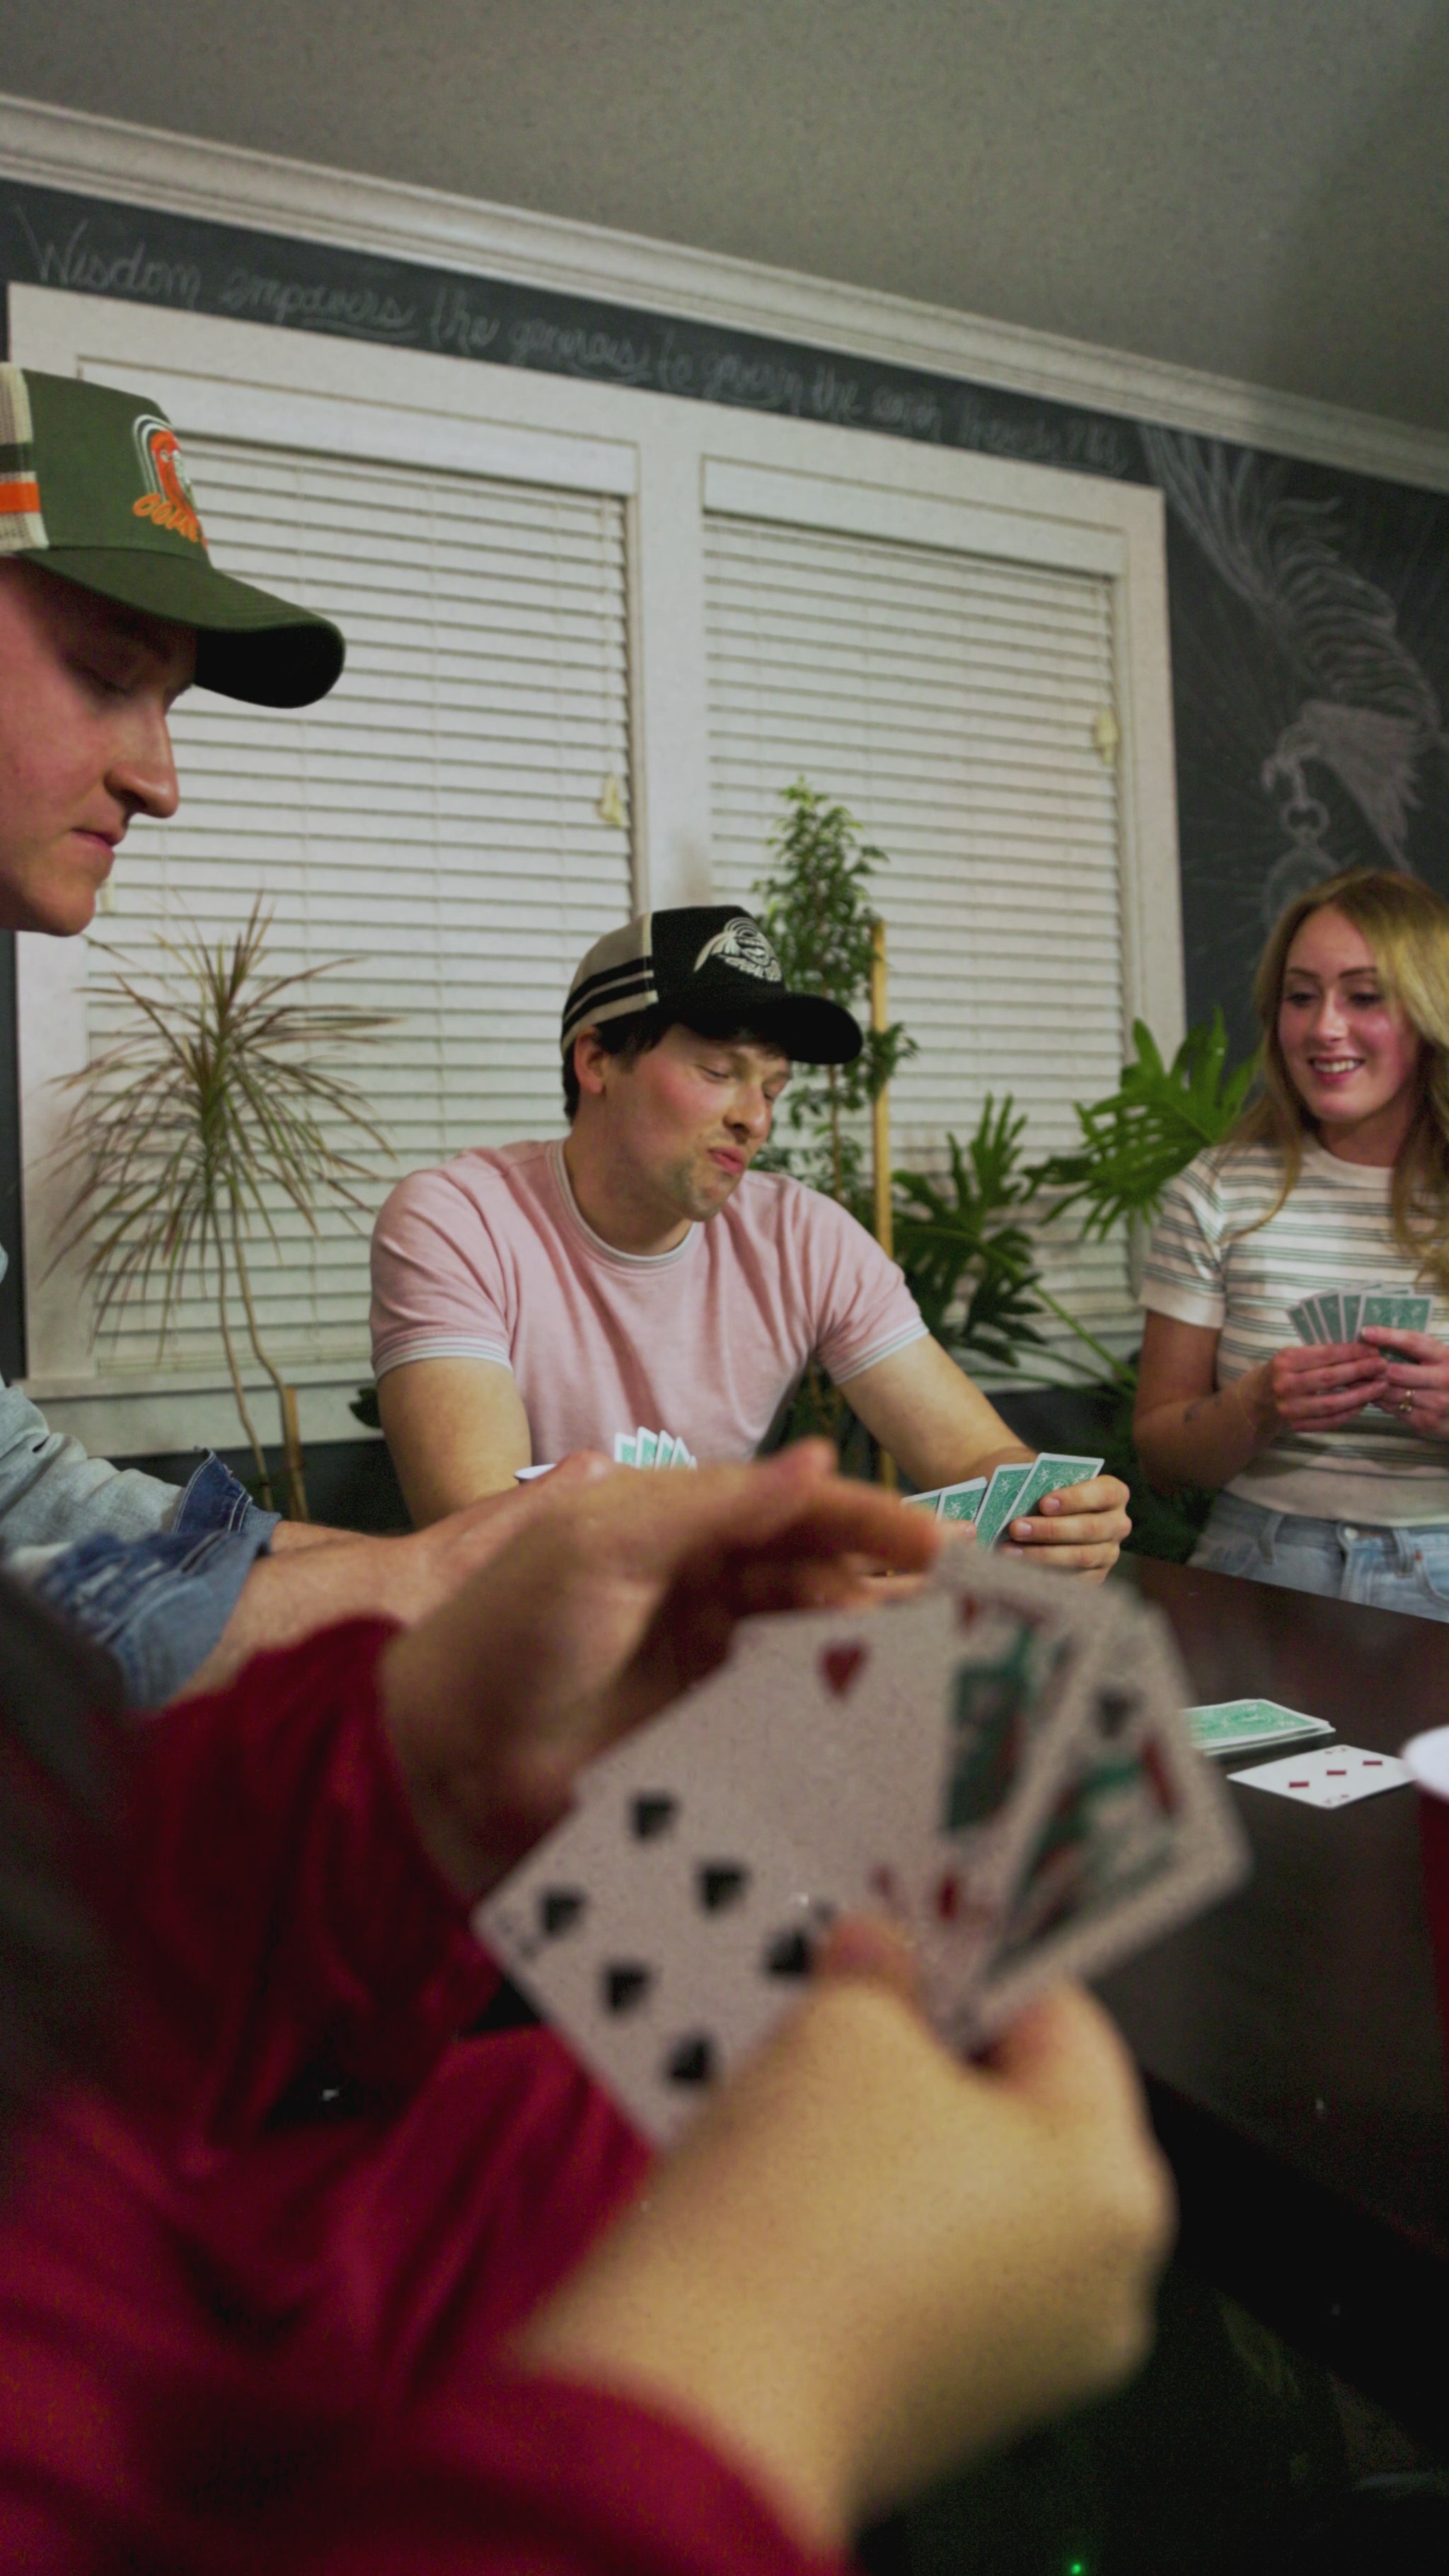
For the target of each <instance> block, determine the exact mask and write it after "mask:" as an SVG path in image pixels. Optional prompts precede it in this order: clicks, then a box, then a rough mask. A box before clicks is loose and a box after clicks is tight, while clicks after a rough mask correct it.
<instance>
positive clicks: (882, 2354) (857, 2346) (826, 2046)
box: [519, 1919, 1171, 2545]
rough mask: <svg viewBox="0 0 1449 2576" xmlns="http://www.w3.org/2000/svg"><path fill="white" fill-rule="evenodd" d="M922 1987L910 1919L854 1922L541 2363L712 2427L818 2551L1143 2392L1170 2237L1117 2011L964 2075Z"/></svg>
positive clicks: (1050, 2003)
mask: <svg viewBox="0 0 1449 2576" xmlns="http://www.w3.org/2000/svg"><path fill="white" fill-rule="evenodd" d="M909 1981H910V1972H909V1968H908V1966H907V1965H906V1964H905V1953H904V1952H903V1950H902V1948H901V1946H900V1945H899V1944H898V1943H897V1942H896V1940H895V1939H894V1936H892V1935H891V1934H890V1933H889V1932H888V1931H887V1930H886V1927H884V1926H883V1925H878V1924H875V1923H873V1922H871V1921H868V1920H861V1919H855V1920H853V1921H847V1922H844V1923H842V1924H841V1925H839V1926H838V1927H837V1930H836V1933H835V1936H834V1939H833V1941H832V1944H831V1947H830V1949H829V1950H828V1951H827V1953H826V1956H825V1959H824V1961H823V1962H822V1968H821V1972H820V1975H819V1979H818V1982H817V1985H816V1989H815V1991H814V1992H813V1993H812V1994H811V1995H810V1997H809V1998H808V1999H807V2000H806V2002H805V2003H804V2004H803V2006H802V2007H801V2008H800V2009H799V2010H798V2011H797V2012H795V2013H794V2014H792V2015H791V2017H790V2019H789V2020H788V2021H787V2022H786V2023H785V2024H784V2025H783V2027H782V2028H781V2029H780V2030H779V2031H778V2032H777V2033H776V2035H775V2036H774V2038H773V2039H772V2040H771V2041H770V2043H769V2044H768V2046H767V2047H765V2048H764V2049H763V2050H761V2051H760V2052H759V2054H758V2055H757V2056H756V2057H755V2058H754V2059H753V2060H752V2061H751V2062H750V2063H749V2064H748V2065H747V2066H746V2067H745V2069H744V2070H743V2072H742V2073H741V2074H740V2075H738V2076H737V2077H736V2079H735V2080H734V2082H733V2083H732V2084H731V2085H730V2086H729V2087H728V2089H727V2090H726V2091H725V2093H724V2094H723V2095H722V2096H721V2097H720V2099H719V2101H718V2102H717V2104H716V2105H715V2106H714V2107H713V2108H712V2109H711V2110H710V2111H708V2112H706V2113H705V2115H704V2116H703V2117H702V2118H701V2119H700V2121H699V2122H698V2124H697V2125H696V2126H695V2128H694V2129H693V2130H692V2131H691V2133H690V2135H689V2138H688V2140H687V2142H686V2144H685V2145H684V2146H683V2147H682V2148H681V2149H680V2150H679V2151H678V2152H677V2153H676V2154H674V2155H673V2156H671V2157H670V2158H669V2159H668V2160H667V2161H666V2162H665V2163H664V2164H663V2165H661V2166H660V2167H659V2168H658V2169H657V2171H656V2173H655V2175H654V2176H653V2178H652V2179H651V2182H650V2185H649V2188H648V2194H647V2197H646V2199H645V2200H644V2201H642V2202H641V2203H640V2205H639V2206H638V2208H637V2209H636V2210H635V2211H634V2212H633V2213H631V2215H630V2216H629V2217H628V2218H626V2219H625V2220H624V2221H623V2222H622V2224H621V2225H620V2226H618V2227H617V2228H615V2229H614V2230H613V2232H612V2233H611V2234H610V2235H609V2236H608V2237H606V2238H605V2239H604V2241H603V2243H602V2245H601V2246H600V2247H599V2248H598V2249H597V2251H596V2252H595V2253H594V2254H593V2255H592V2256H591V2257H590V2258H589V2259H588V2261H587V2262H586V2263H585V2264H584V2265H583V2266H582V2267H581V2269H580V2270H579V2271H578V2272H577V2273H576V2274H575V2275H574V2276H573V2278H572V2280H571V2281H569V2282H568V2283H566V2284H565V2286H564V2288H563V2289H562V2291H561V2292H559V2293H557V2294H556V2295H555V2297H554V2298H553V2299H552V2300H550V2301H549V2303H548V2304H547V2306H546V2307H545V2308H543V2309H542V2310H541V2311H540V2312H539V2313H538V2314H537V2315H536V2316H535V2317H534V2319H533V2320H532V2322H531V2323H530V2325H529V2326H528V2328H527V2329H526V2331H525V2334H524V2336H523V2338H522V2340H521V2345H520V2353H519V2357H520V2358H521V2359H522V2360H523V2362H524V2364H525V2366H532V2367H536V2368H540V2369H544V2370H549V2371H557V2372H560V2373H562V2374H564V2375H566V2376H568V2377H574V2378H585V2379H596V2380H600V2381H603V2382H605V2383H606V2384H607V2383H612V2384H614V2385H616V2386H618V2387H620V2388H622V2389H625V2390H629V2391H632V2392H633V2393H635V2394H637V2395H639V2396H640V2397H642V2398H643V2400H644V2401H645V2402H646V2403H655V2404H658V2405H659V2406H660V2407H662V2408H663V2409H664V2410H666V2411H668V2412H675V2413H678V2414H679V2415H680V2416H682V2417H683V2418H684V2419H685V2420H686V2421H687V2422H693V2423H694V2424H696V2425H697V2426H699V2427H700V2428H701V2429H702V2430H703V2431H704V2432H705V2433H706V2435H707V2436H712V2437H713V2438H714V2439H716V2440H717V2441H718V2443H719V2446H720V2448H721V2449H722V2450H723V2451H724V2452H725V2454H726V2456H730V2455H735V2456H737V2457H739V2458H740V2459H742V2460H743V2461H744V2462H745V2463H746V2464H747V2465H753V2467H754V2469H755V2471H756V2473H757V2474H758V2475H759V2476H760V2478H761V2481H762V2483H763V2484H764V2486H765V2487H766V2490H767V2491H773V2493H774V2495H775V2498H776V2501H777V2503H778V2504H779V2505H780V2507H781V2509H782V2511H783V2512H784V2514H785V2517H786V2518H787V2520H789V2521H790V2522H791V2523H793V2524H794V2525H795V2526H796V2527H797V2528H799V2529H801V2530H802V2531H803V2532H804V2534H805V2536H806V2537H807V2539H809V2540H811V2541H813V2542H815V2543H817V2544H819V2543H821V2542H823V2543H826V2544H829V2545H838V2544H839V2543H840V2542H841V2541H842V2540H843V2539H844V2538H845V2537H846V2536H847V2535H848V2534H849V2533H850V2532H851V2531H852V2530H853V2529H855V2528H857V2527H858V2526H859V2525H860V2524H861V2523H862V2522H864V2521H868V2520H869V2519H871V2518H872V2517H873V2516H874V2515H877V2514H879V2513H881V2512H883V2511H885V2510H886V2509H887V2508H888V2507H889V2506H891V2505H893V2504H895V2503H897V2502H898V2501H900V2500H901V2499H903V2498H904V2497H906V2496H907V2495H909V2494H911V2493H912V2492H913V2491H915V2490H916V2489H918V2488H920V2487H922V2486H924V2485H926V2484H928V2483H929V2482H930V2481H931V2480H932V2479H934V2478H936V2477H939V2476H941V2475H942V2474H943V2473H944V2472H945V2471H947V2470H948V2469H949V2468H951V2467H952V2466H953V2465H954V2464H955V2463H957V2462H958V2461H960V2460H961V2459H963V2458H965V2457H966V2456H968V2455H969V2454H970V2453H972V2452H975V2451H979V2450H981V2449H984V2448H986V2447H988V2446H990V2445H993V2444H996V2443H1000V2442H1003V2441H1007V2440H1009V2439H1011V2438H1012V2437H1013V2436H1014V2435H1015V2434H1017V2433H1019V2432H1021V2431H1022V2430H1023V2429H1025V2428H1026V2427H1027V2426H1028V2425H1030V2424H1032V2423H1034V2422H1036V2421H1039V2420H1040V2419H1042V2418H1043V2417H1045V2416H1047V2415H1049V2414H1052V2413H1054V2412H1056V2411H1058V2410H1060V2409H1063V2408H1066V2407H1069V2406H1073V2405H1079V2404H1082V2403H1084V2402H1085V2401H1086V2400H1088V2399H1089V2398H1092V2397H1095V2396H1098V2395H1101V2394H1103V2393H1104V2392H1105V2391H1106V2390H1107V2389H1109V2388H1110V2387H1112V2386H1113V2385H1114V2384H1115V2383H1116V2382H1117V2381H1119V2380H1121V2379H1123V2378H1125V2377H1126V2376H1127V2374H1128V2373H1129V2372H1130V2371H1131V2370H1132V2369H1133V2368H1134V2367H1135V2365H1136V2364H1137V2362H1138V2361H1139V2360H1140V2359H1141V2357H1142V2354H1143V2352H1144V2351H1145V2349H1146V2346H1147V2342H1148V2339H1149V2334H1150V2303H1151V2291H1152V2285H1153V2282H1154V2280H1155V2278H1156V2275H1157V2272H1158V2269H1159V2267H1160V2265H1161V2262H1162V2260H1163V2257H1164V2255H1165V2252H1166V2248H1167V2242H1168V2237H1169V2234H1170V2226H1171V2220H1170V2210H1171V2189H1170V2185H1169V2183H1168V2181H1167V2177H1166V2171H1165V2168H1164V2166H1163V2164H1162V2161H1161V2159H1160V2157H1159V2156H1158V2154H1157V2151H1156V2149H1155V2147H1154V2145H1153V2144H1152V2141H1151V2138H1150V2135H1149V2132H1148V2129H1147V2124H1146V2120H1145V2117H1144V2113H1143V2107H1142V2102H1141V2096H1140V2094H1139V2092H1138V2089H1137V2085H1136V2081H1135V2078H1134V2076H1133V2074H1132V2071H1131V2068H1130V2066H1129V2064H1128V2061H1127V2057H1126V2053H1125V2051H1124V2049H1123V2048H1122V2045H1121V2043H1120V2041H1119V2040H1118V2038H1117V2036H1116V2033H1115V2032H1114V2030H1113V2029H1112V2027H1111V2024H1110V2023H1109V2022H1108V2021H1107V2019H1106V2017H1105V2015H1104V2014H1103V2013H1102V2012H1101V2011H1100V2010H1099V2008H1098V2007H1097V2006H1096V2005H1095V2004H1094V2003H1092V2002H1090V2001H1089V2000H1088V1998H1087V1997H1086V1996H1085V1995H1084V1994H1082V1993H1081V1992H1080V1991H1079V1990H1078V1989H1076V1988H1073V1987H1066V1988H1061V1989H1059V1990H1058V1991H1057V1992H1056V1993H1054V1994H1052V1995H1049V1996H1047V1997H1045V1998H1044V1999H1042V2000H1041V2001H1039V2002H1038V2003H1036V2004H1035V2005H1033V2006H1032V2007H1031V2008H1030V2009H1029V2010H1028V2011H1026V2012H1024V2013H1023V2014H1022V2015H1021V2017H1020V2019H1019V2020H1018V2021H1017V2022H1016V2023H1015V2024H1014V2025H1013V2027H1012V2028H1011V2029H1010V2030H1009V2031H1008V2032H1007V2033H1006V2034H1005V2035H1004V2037H1003V2038H1002V2039H1001V2041H1000V2042H999V2043H998V2045H997V2047H996V2048H995V2049H994V2050H993V2052H992V2054H991V2057H990V2058H989V2060H988V2061H987V2062H986V2064H985V2065H984V2066H981V2067H973V2066H960V2065H958V2064H956V2063H955V2062H954V2060H953V2059H952V2058H951V2057H950V2056H948V2055H947V2054H946V2052H945V2051H944V2050H943V2049H941V2048H940V2047H939V2046H938V2045H937V2043H936V2042H935V2041H934V2040H933V2039H932V2038H931V2036H930V2035H929V2033H928V2031H927V2030H926V2028H925V2025H924V2023H923V2022H922V2021H921V2020H920V2019H919V2017H918V2015H917V2013H916V2012H915V2010H914V2009H913V2006H912V2004H911V2002H910V2001H909V2000H908V1988H909Z"/></svg>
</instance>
